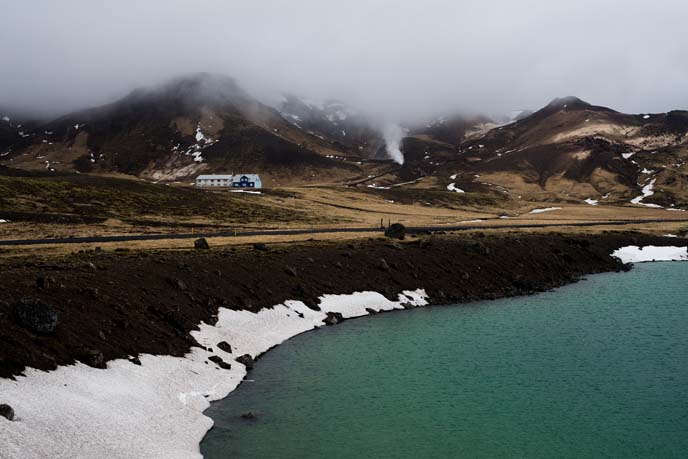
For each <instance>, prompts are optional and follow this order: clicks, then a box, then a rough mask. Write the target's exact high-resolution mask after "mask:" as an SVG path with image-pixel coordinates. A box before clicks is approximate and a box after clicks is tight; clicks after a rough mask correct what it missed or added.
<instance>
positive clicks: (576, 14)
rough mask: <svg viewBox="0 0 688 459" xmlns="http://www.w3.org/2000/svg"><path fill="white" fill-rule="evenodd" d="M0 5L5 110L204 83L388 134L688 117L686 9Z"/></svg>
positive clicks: (168, 2)
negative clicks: (192, 79)
mask: <svg viewBox="0 0 688 459" xmlns="http://www.w3.org/2000/svg"><path fill="white" fill-rule="evenodd" d="M2 3H3V8H2V11H3V13H2V15H0V56H2V63H1V68H2V70H1V71H0V107H2V106H5V107H6V106H10V107H20V108H27V109H31V110H35V111H40V112H47V113H48V114H58V113H61V112H65V111H69V110H74V109H77V108H81V107H84V106H89V105H96V104H102V103H106V102H110V101H112V100H115V99H117V98H119V97H121V96H123V95H125V94H126V93H127V92H129V91H130V90H132V89H133V88H136V87H139V86H145V85H150V84H155V83H158V82H160V81H163V80H166V79H169V78H172V77H175V76H178V75H182V74H188V73H193V72H199V71H207V72H216V73H223V74H227V75H230V76H233V77H234V78H236V79H237V81H238V83H239V84H240V85H241V86H242V87H243V88H245V89H246V90H247V91H249V92H251V93H252V94H254V95H256V96H257V97H259V98H261V99H263V100H266V101H269V100H270V99H274V98H275V97H276V96H277V95H278V94H279V93H280V92H282V91H285V92H292V93H297V94H299V95H301V96H303V97H308V98H313V99H326V98H338V99H342V100H344V101H347V102H348V103H350V104H352V105H354V106H358V107H361V108H362V109H364V110H365V111H367V112H370V113H371V114H374V115H376V116H379V117H380V118H382V119H385V120H389V121H392V122H396V121H399V120H404V119H405V120H410V119H422V118H423V117H426V116H433V115H436V114H438V113H442V112H450V111H462V112H466V113H478V112H479V113H487V114H498V113H506V112H509V111H511V110H514V109H522V108H538V107H540V106H542V105H544V104H545V103H546V102H548V101H549V100H551V99H553V98H554V97H557V96H565V95H576V96H579V97H581V98H583V99H585V100H588V101H591V102H594V103H596V104H600V105H606V106H611V107H613V108H615V109H619V110H623V111H626V112H641V111H642V112H645V111H653V112H663V111H667V110H670V109H674V108H686V107H688V85H686V84H685V76H686V75H688V60H686V59H685V55H686V51H688V49H687V48H688V45H687V42H686V39H685V31H684V29H685V23H686V20H687V19H688V3H686V2H685V1H682V0H657V1H655V2H652V3H648V2H643V1H637V0H627V1H613V0H577V1H558V2H552V1H545V0H522V1H519V2H513V1H509V0H491V1H484V0H481V1H466V2H455V1H449V0H444V1H441V0H428V1H424V2H399V1H389V0H365V1H364V0H350V1H347V2H323V1H317V0H299V1H291V2H287V1H276V0H264V1H260V2H238V1H220V0H205V1H196V2H191V1H187V0H148V1H133V0H123V1H118V2H93V1H89V0H64V1H60V2H55V1H52V0H25V1H21V2H15V1H9V0H2Z"/></svg>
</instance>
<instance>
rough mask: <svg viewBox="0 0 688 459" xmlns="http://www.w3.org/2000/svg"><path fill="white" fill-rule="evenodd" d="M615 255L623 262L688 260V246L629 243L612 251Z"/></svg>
mask: <svg viewBox="0 0 688 459" xmlns="http://www.w3.org/2000/svg"><path fill="white" fill-rule="evenodd" d="M612 256H613V257H616V258H618V259H620V260H621V261H622V262H623V263H642V262H647V261H687V260H688V247H671V246H667V247H657V246H654V245H648V246H645V247H638V246H635V245H629V246H626V247H621V248H620V249H618V250H615V251H614V252H613V253H612Z"/></svg>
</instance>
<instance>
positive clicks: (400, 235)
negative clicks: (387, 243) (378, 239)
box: [385, 223, 406, 239]
mask: <svg viewBox="0 0 688 459" xmlns="http://www.w3.org/2000/svg"><path fill="white" fill-rule="evenodd" d="M385 236H387V237H388V238H390V239H404V238H405V237H406V227H405V226H404V225H402V224H401V223H394V224H392V225H391V226H390V227H389V228H387V230H386V231H385Z"/></svg>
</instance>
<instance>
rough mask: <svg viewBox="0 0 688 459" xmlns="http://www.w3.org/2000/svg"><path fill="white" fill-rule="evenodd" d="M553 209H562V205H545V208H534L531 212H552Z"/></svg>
mask: <svg viewBox="0 0 688 459" xmlns="http://www.w3.org/2000/svg"><path fill="white" fill-rule="evenodd" d="M553 210H561V207H545V208H544V209H533V210H531V211H530V212H528V213H529V214H541V213H543V212H552V211H553Z"/></svg>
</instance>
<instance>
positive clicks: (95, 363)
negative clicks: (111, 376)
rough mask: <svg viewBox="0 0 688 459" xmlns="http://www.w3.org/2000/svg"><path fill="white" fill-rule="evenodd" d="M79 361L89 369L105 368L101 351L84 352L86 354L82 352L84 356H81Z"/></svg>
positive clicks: (89, 350) (90, 350)
mask: <svg viewBox="0 0 688 459" xmlns="http://www.w3.org/2000/svg"><path fill="white" fill-rule="evenodd" d="M81 361H82V362H84V363H85V364H86V365H88V366H89V367H93V368H100V369H103V368H105V366H106V365H105V357H104V356H103V353H102V352H101V351H99V350H98V349H88V350H86V352H84V355H83V357H82V359H81Z"/></svg>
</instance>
